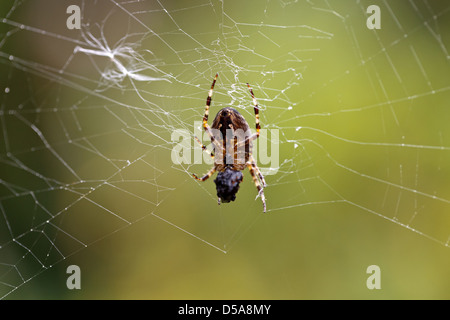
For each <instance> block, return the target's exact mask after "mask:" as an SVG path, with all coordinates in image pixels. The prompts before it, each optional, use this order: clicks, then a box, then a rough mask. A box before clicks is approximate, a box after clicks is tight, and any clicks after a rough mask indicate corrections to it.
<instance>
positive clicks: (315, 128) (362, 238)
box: [0, 0, 450, 299]
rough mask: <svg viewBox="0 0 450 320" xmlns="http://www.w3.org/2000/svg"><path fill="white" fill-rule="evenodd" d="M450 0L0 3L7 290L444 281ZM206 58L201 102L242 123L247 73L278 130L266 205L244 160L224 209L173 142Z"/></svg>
mask: <svg viewBox="0 0 450 320" xmlns="http://www.w3.org/2000/svg"><path fill="white" fill-rule="evenodd" d="M71 4H77V5H79V6H80V8H81V11H82V29H81V30H68V29H67V27H66V19H67V18H68V16H69V14H67V13H66V8H67V7H68V6H69V5H71ZM371 4H377V5H379V7H380V9H381V29H380V30H369V29H368V28H367V27H366V19H367V18H368V14H367V13H366V8H367V7H368V6H369V5H371ZM449 10H450V4H449V3H448V1H432V2H431V1H418V0H414V1H395V2H391V1H390V2H386V1H358V2H355V1H339V2H337V1H334V2H329V1H298V2H297V1H292V2H289V1H265V2H262V1H245V3H244V2H242V1H223V2H215V1H213V2H210V1H177V2H174V1H172V2H169V1H155V2H154V1H141V2H128V1H102V2H92V1H55V0H53V1H50V0H45V1H44V0H39V1H36V0H34V1H6V2H2V4H1V5H0V36H1V41H0V62H1V63H0V120H1V122H0V125H1V128H2V130H1V131H0V135H1V139H0V141H1V144H0V167H1V169H0V170H1V171H0V172H1V174H0V212H1V214H0V297H3V298H6V299H20V298H27V299H28V298H31V299H36V298H39V299H418V298H421V299H449V298H450V277H449V270H450V269H449V267H450V251H449V239H450V238H449V237H450V215H449V212H450V184H449V182H448V178H449V177H450V166H449V160H450V129H449V126H448V123H449V120H450V111H449V110H450V109H449V108H448V101H449V98H450V96H449V93H450V77H449V74H450V63H449V62H450V55H449V53H448V50H450V48H449V47H450V35H449V32H448V30H450V29H449V28H450V26H449V24H450V19H449V14H450V13H449ZM88 50H90V51H88ZM108 50H109V52H115V53H116V55H115V56H114V58H115V59H117V60H116V61H119V62H120V63H121V65H122V66H124V67H125V68H127V70H128V71H132V72H134V73H133V74H132V75H131V76H124V74H123V73H121V69H120V68H119V67H118V64H116V63H114V61H113V60H112V59H111V57H107V56H105V52H108ZM216 72H219V74H220V76H219V79H218V81H217V84H216V88H215V91H214V97H213V105H212V109H211V110H212V111H211V113H212V114H215V112H217V111H218V110H219V109H220V108H221V107H224V106H228V105H232V106H233V107H235V108H237V109H238V110H239V111H240V112H241V113H242V114H243V115H244V116H245V118H246V119H247V120H248V122H249V123H250V125H251V126H253V123H254V115H253V113H252V112H253V110H252V104H251V99H250V96H249V94H248V91H247V88H246V85H245V83H246V82H249V83H251V84H252V86H253V89H254V92H255V95H256V96H257V98H258V101H259V103H260V105H261V124H262V127H263V128H266V129H278V130H279V133H280V141H279V166H278V167H276V168H274V169H276V174H272V175H267V176H266V181H267V183H268V187H267V188H266V189H265V194H266V197H267V206H268V213H267V214H263V213H262V205H261V202H260V199H256V200H254V199H255V196H256V189H255V187H254V185H253V184H252V183H251V177H250V175H249V173H248V172H245V174H244V177H245V178H244V183H243V184H242V186H241V190H240V191H239V193H238V195H237V200H236V201H235V202H234V203H231V204H227V205H221V206H217V200H216V196H215V186H214V183H213V182H212V181H211V180H212V179H211V180H210V181H207V182H204V183H203V184H200V183H198V182H196V181H194V180H193V179H192V178H191V176H190V173H192V172H195V173H197V174H203V173H206V172H207V170H209V168H210V165H208V164H195V165H190V164H183V165H177V164H173V163H172V161H171V150H172V148H173V146H174V144H175V143H174V142H172V141H171V134H172V132H174V131H175V130H179V129H181V130H187V131H188V132H191V133H193V132H194V121H199V120H201V117H202V115H203V111H204V104H205V100H206V96H207V92H208V89H209V86H210V84H211V81H212V78H213V76H214V74H215V73H216ZM135 75H145V76H146V77H147V78H146V80H145V81H139V79H138V78H137V77H135ZM150 77H153V78H157V79H159V80H156V81H152V80H151V79H150ZM268 139H269V140H270V136H268ZM205 142H206V141H205ZM192 146H193V147H194V141H193V140H192ZM266 169H267V168H266ZM72 264H75V265H78V266H79V267H80V268H81V281H82V284H81V286H82V289H81V290H75V291H73V290H68V289H67V287H66V279H67V277H68V275H67V274H66V268H67V267H68V266H69V265H72ZM374 264H375V265H378V266H379V267H380V268H381V288H382V289H381V290H369V289H368V288H367V287H366V279H367V277H368V276H369V275H368V274H366V269H367V267H368V266H370V265H374Z"/></svg>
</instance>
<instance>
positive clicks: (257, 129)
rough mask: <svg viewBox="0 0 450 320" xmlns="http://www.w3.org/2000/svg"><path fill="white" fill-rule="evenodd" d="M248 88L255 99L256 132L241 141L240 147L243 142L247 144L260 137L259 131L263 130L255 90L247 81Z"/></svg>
mask: <svg viewBox="0 0 450 320" xmlns="http://www.w3.org/2000/svg"><path fill="white" fill-rule="evenodd" d="M247 87H248V90H249V91H250V94H251V95H252V100H253V110H254V111H255V118H256V133H254V134H252V135H250V136H248V137H246V138H245V139H244V140H242V141H239V143H238V147H240V146H242V145H243V144H247V143H249V142H251V141H253V140H255V139H258V138H259V132H260V131H261V126H260V124H259V106H258V102H257V101H256V98H255V95H254V94H253V90H252V88H251V87H250V85H249V84H248V83H247Z"/></svg>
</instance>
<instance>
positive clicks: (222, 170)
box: [193, 74, 266, 212]
mask: <svg viewBox="0 0 450 320" xmlns="http://www.w3.org/2000/svg"><path fill="white" fill-rule="evenodd" d="M217 76H218V75H217V74H216V76H215V77H214V80H213V83H212V85H211V90H209V94H208V98H207V99H206V108H205V114H204V115H203V128H204V129H205V131H206V132H207V133H208V136H209V138H210V139H211V143H212V145H213V147H214V153H215V155H214V154H213V153H211V152H209V151H208V149H207V148H206V147H205V146H204V145H203V144H202V143H201V142H200V140H199V139H198V138H197V137H196V140H197V141H198V142H199V143H200V145H201V146H202V149H203V150H205V151H207V152H209V153H210V156H211V158H213V159H214V167H213V168H212V169H211V170H209V172H208V173H207V174H206V175H204V176H203V177H201V178H199V177H197V176H196V175H195V174H193V177H194V178H195V179H197V180H200V181H205V180H206V179H208V178H209V177H211V176H212V175H213V173H214V172H216V171H218V172H219V173H218V174H217V178H216V179H215V180H214V182H215V183H216V189H217V196H218V197H219V204H220V203H221V202H225V203H226V202H230V201H234V200H235V199H236V193H237V192H238V190H239V183H241V181H242V179H243V175H242V172H241V171H242V170H244V168H246V167H247V168H248V169H249V171H250V174H251V175H252V178H253V182H254V183H255V185H256V188H257V189H258V196H261V200H262V203H263V210H264V212H266V198H265V197H264V189H263V188H264V187H265V186H266V182H265V181H264V177H263V175H262V174H261V171H259V168H258V166H257V165H256V162H255V159H254V158H253V155H252V141H253V140H255V139H257V138H258V137H259V131H260V129H261V128H260V125H259V107H258V103H257V102H256V98H255V95H254V94H253V90H252V88H250V85H249V84H248V83H247V87H248V89H249V91H250V94H251V95H252V99H253V109H254V111H255V117H256V133H254V134H251V132H250V130H249V127H248V123H247V121H245V119H244V117H243V116H242V115H241V114H240V113H239V112H238V111H236V110H235V109H233V108H231V107H226V108H223V109H221V110H219V112H217V115H216V117H215V119H214V121H213V124H212V126H211V127H210V126H209V125H208V116H209V107H210V105H211V97H212V93H213V89H214V85H215V83H216V80H217ZM229 133H230V134H229Z"/></svg>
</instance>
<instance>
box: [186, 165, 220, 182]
mask: <svg viewBox="0 0 450 320" xmlns="http://www.w3.org/2000/svg"><path fill="white" fill-rule="evenodd" d="M214 172H216V167H213V168H212V169H211V170H209V171H208V173H207V174H205V175H204V176H203V177H201V178H199V177H197V175H196V174H195V173H193V174H192V176H193V177H194V178H195V179H197V180H199V181H205V180H207V179H208V178H209V177H211V176H212V175H213V173H214Z"/></svg>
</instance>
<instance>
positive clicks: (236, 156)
mask: <svg viewBox="0 0 450 320" xmlns="http://www.w3.org/2000/svg"><path fill="white" fill-rule="evenodd" d="M211 129H212V132H213V135H214V138H215V140H217V141H218V143H219V145H220V146H221V147H222V148H221V150H215V154H216V158H215V164H216V166H221V165H232V166H233V169H235V170H243V169H244V168H245V164H246V163H247V162H248V161H249V155H250V154H251V149H252V143H251V141H249V137H250V136H251V135H252V133H251V131H250V128H249V126H248V123H247V121H246V120H245V119H244V117H243V116H242V115H241V114H240V113H239V112H238V111H237V110H235V109H233V108H231V107H226V108H223V109H221V110H220V111H219V112H217V115H216V117H215V118H214V121H213V123H212V126H211ZM217 169H218V171H223V170H225V166H224V167H223V168H219V167H218V168H217ZM220 169H222V170H220Z"/></svg>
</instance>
